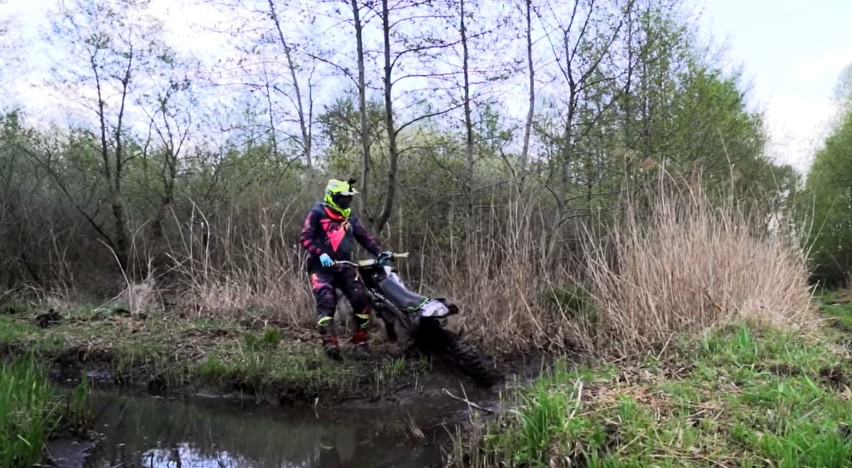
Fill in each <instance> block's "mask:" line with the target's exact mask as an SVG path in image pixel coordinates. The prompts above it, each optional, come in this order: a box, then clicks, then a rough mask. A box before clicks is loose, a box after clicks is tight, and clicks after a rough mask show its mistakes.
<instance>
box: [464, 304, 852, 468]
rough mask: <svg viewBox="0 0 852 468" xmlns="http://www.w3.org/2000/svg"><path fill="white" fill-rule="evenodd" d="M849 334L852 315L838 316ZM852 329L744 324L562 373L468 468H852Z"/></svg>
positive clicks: (497, 423) (484, 439) (837, 310)
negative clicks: (665, 351) (660, 353)
mask: <svg viewBox="0 0 852 468" xmlns="http://www.w3.org/2000/svg"><path fill="white" fill-rule="evenodd" d="M829 314H831V315H832V316H834V317H838V318H839V319H840V321H841V322H842V323H848V322H847V321H848V320H850V319H852V306H849V305H845V306H843V307H829ZM845 338H848V330H847V331H843V330H840V329H837V328H826V329H824V330H820V331H818V332H814V333H812V334H802V333H792V332H788V331H783V330H779V329H775V328H771V327H767V326H766V325H755V324H752V323H748V322H739V323H737V324H734V325H729V326H727V327H723V328H720V329H716V330H715V331H713V332H711V333H707V334H704V335H703V336H698V337H696V336H694V335H693V336H684V337H683V338H682V339H680V340H679V341H678V342H677V343H676V344H675V345H674V350H673V351H674V352H672V353H669V355H668V357H662V358H657V357H656V356H652V357H650V358H647V359H645V360H644V361H643V362H639V363H637V364H636V365H634V366H631V367H629V368H622V369H617V368H615V367H614V366H603V367H596V368H585V369H579V370H578V369H569V368H568V367H567V366H565V365H561V366H557V367H556V368H555V369H554V370H553V371H552V372H550V373H549V375H547V376H544V377H542V378H541V379H540V380H538V381H537V382H536V383H535V384H534V385H533V386H532V387H530V388H528V389H526V390H524V391H523V392H522V393H521V394H520V396H519V397H518V401H517V405H516V408H515V409H514V410H512V411H510V412H509V413H505V414H503V415H501V416H500V417H498V418H497V419H496V420H494V421H491V422H489V423H488V424H486V425H484V426H482V425H480V426H478V428H477V429H476V430H474V431H472V432H470V433H469V434H468V435H467V436H466V437H464V438H459V439H458V440H456V445H455V451H454V456H453V459H454V463H455V465H456V466H478V467H485V466H528V467H548V466H578V465H579V466H589V467H611V466H612V467H614V466H635V467H642V466H671V467H674V466H774V467H842V466H852V427H850V426H852V391H850V386H852V357H850V352H849V349H847V348H845V347H844V346H842V342H843V340H844V339H845Z"/></svg>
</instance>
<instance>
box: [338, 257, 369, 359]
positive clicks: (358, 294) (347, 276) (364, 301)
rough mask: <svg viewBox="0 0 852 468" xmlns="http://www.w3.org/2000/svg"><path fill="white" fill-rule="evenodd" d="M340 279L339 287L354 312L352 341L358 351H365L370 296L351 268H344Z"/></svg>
mask: <svg viewBox="0 0 852 468" xmlns="http://www.w3.org/2000/svg"><path fill="white" fill-rule="evenodd" d="M341 274H342V276H341V277H340V278H339V279H340V289H341V290H342V291H343V294H345V295H346V299H347V300H349V304H350V305H351V306H352V312H353V313H354V314H355V333H354V334H353V335H352V343H354V344H355V346H356V348H357V349H358V350H360V351H367V350H368V347H367V338H368V332H369V328H370V297H369V296H368V295H367V290H366V288H364V283H363V282H362V281H361V279H360V278H359V277H358V273H357V272H356V271H355V270H354V269H351V268H347V269H345V270H344V271H343V272H342V273H341Z"/></svg>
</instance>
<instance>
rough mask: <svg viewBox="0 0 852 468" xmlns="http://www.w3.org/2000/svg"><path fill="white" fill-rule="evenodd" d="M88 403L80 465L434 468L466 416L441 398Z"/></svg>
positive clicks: (104, 397)
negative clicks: (342, 402)
mask: <svg viewBox="0 0 852 468" xmlns="http://www.w3.org/2000/svg"><path fill="white" fill-rule="evenodd" d="M92 400H93V403H94V406H95V408H97V413H98V416H97V421H98V423H97V428H96V429H97V430H98V432H101V433H103V434H104V440H103V441H101V442H100V443H99V444H98V447H97V448H96V449H95V450H94V451H93V452H92V453H91V455H90V456H89V457H88V459H87V461H86V465H85V466H87V467H98V468H100V467H116V466H144V467H269V466H274V467H291V466H292V467H296V466H298V467H353V468H358V467H373V468H375V467H418V468H422V467H429V466H440V465H441V448H440V445H441V444H442V443H444V442H446V441H447V430H448V429H450V430H453V428H454V427H455V425H456V424H457V423H458V422H459V421H461V420H463V419H466V418H467V412H466V407H465V406H464V405H463V404H461V403H459V402H458V401H455V400H452V399H449V398H446V397H443V396H441V395H440V394H433V395H432V396H429V397H426V398H418V399H416V402H414V401H410V402H408V403H405V404H398V405H394V404H393V403H391V404H389V405H381V406H378V407H376V406H370V407H354V408H350V409H335V410H329V409H323V408H318V409H316V410H314V409H312V408H300V409H293V408H280V407H269V406H258V405H256V404H254V403H236V402H227V401H223V400H221V399H212V398H209V399H199V398H193V399H180V400H169V399H162V398H152V397H150V396H130V395H117V394H113V393H95V394H94V395H92ZM411 421H414V423H415V424H416V426H417V427H418V428H419V429H420V430H421V431H422V437H420V436H419V435H417V434H416V432H417V431H414V432H412V430H411V427H412V426H411ZM413 434H414V435H413Z"/></svg>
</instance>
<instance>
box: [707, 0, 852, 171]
mask: <svg viewBox="0 0 852 468" xmlns="http://www.w3.org/2000/svg"><path fill="white" fill-rule="evenodd" d="M702 3H703V5H704V7H705V9H704V16H703V17H702V21H701V23H702V25H703V27H704V28H705V31H706V32H709V33H712V34H713V36H714V37H715V38H716V39H718V40H724V39H727V40H728V42H727V44H728V46H729V54H728V55H729V57H730V58H732V59H734V60H736V61H739V62H741V63H742V65H743V66H744V71H745V76H746V77H748V78H749V79H750V82H751V83H752V85H753V87H752V90H751V91H752V93H753V96H754V98H755V99H756V100H757V102H758V103H759V104H762V105H763V106H764V108H765V109H766V111H767V114H766V120H767V126H768V127H769V130H770V132H771V138H772V145H771V147H770V152H771V153H772V155H773V156H774V157H775V158H777V159H779V160H781V161H784V162H788V163H791V164H793V165H794V167H796V168H797V169H799V170H800V171H803V170H805V169H806V168H807V167H809V165H810V160H811V158H812V157H813V152H814V150H815V147H816V146H818V145H819V144H820V143H821V142H822V140H823V138H824V137H825V134H824V131H825V127H826V124H827V122H828V121H829V120H830V118H831V116H832V115H833V108H832V101H831V99H832V95H833V92H834V87H835V83H836V82H837V78H838V75H839V74H840V72H841V71H842V70H843V68H844V67H845V66H846V65H848V64H849V63H852V48H850V44H852V27H850V24H852V23H850V21H852V1H850V0H702Z"/></svg>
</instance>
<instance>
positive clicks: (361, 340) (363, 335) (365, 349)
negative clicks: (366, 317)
mask: <svg viewBox="0 0 852 468" xmlns="http://www.w3.org/2000/svg"><path fill="white" fill-rule="evenodd" d="M368 337H369V335H368V334H367V329H366V328H361V329H359V330H358V331H356V332H355V333H354V334H353V335H352V344H354V345H355V351H357V352H359V353H362V354H367V353H369V352H370V345H369V344H367V338H368Z"/></svg>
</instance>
